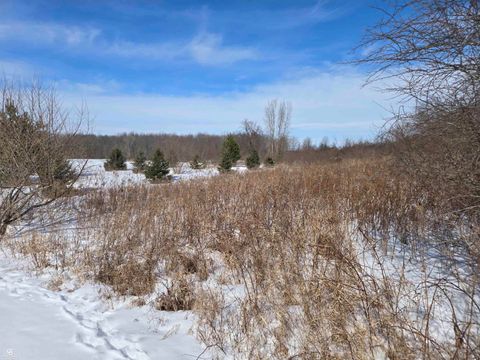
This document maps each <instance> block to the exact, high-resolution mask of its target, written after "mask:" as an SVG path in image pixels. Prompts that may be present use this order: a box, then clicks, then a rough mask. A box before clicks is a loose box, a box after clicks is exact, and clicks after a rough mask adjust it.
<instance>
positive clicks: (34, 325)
mask: <svg viewBox="0 0 480 360" xmlns="http://www.w3.org/2000/svg"><path fill="white" fill-rule="evenodd" d="M104 162H105V160H103V159H89V160H81V159H76V160H73V163H74V166H76V167H77V168H83V171H82V175H81V177H80V178H79V179H78V181H77V183H76V184H75V186H76V187H77V188H79V189H88V188H110V187H123V186H129V185H138V184H149V182H148V181H147V180H146V178H145V176H144V175H143V174H142V173H135V172H134V171H133V165H132V163H131V162H128V163H127V170H124V171H105V169H104V166H103V164H104ZM233 170H234V171H237V172H244V171H246V168H245V167H242V166H239V167H235V168H233ZM218 174H219V172H218V170H217V169H216V167H208V168H205V169H201V170H194V169H191V167H190V166H189V164H188V163H183V164H181V165H180V166H178V167H176V168H172V169H170V175H171V176H172V179H173V181H186V180H191V179H196V178H205V177H210V176H216V175H218ZM56 277H58V274H56V273H54V272H48V271H47V272H45V273H42V274H38V273H32V272H31V270H30V269H29V267H28V264H27V262H25V261H24V260H20V259H14V258H13V257H12V256H10V255H6V254H5V253H3V254H2V253H1V252H0V360H3V359H8V360H27V359H49V360H54V359H67V358H68V359H71V360H75V359H106V360H109V359H136V360H144V359H166V360H170V359H172V360H175V359H209V358H211V356H209V353H208V352H207V351H205V346H204V345H203V344H201V343H200V342H199V341H198V340H197V339H196V338H195V336H194V334H193V329H192V328H193V325H194V318H195V317H194V314H193V313H192V312H190V311H176V312H164V311H157V310H155V309H154V308H153V307H152V306H151V304H148V303H147V304H145V305H142V306H139V304H131V303H129V301H130V300H128V299H124V300H121V299H118V298H117V297H110V296H108V291H109V290H108V288H107V287H104V286H102V285H98V284H92V283H80V282H78V280H75V277H74V276H72V277H70V276H69V275H68V274H62V281H61V282H59V284H58V285H55V279H56ZM52 285H54V286H52ZM114 299H115V300H114Z"/></svg>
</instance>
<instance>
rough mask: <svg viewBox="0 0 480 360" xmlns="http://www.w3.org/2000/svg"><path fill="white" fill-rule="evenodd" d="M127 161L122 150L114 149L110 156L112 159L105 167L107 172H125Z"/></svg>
mask: <svg viewBox="0 0 480 360" xmlns="http://www.w3.org/2000/svg"><path fill="white" fill-rule="evenodd" d="M125 160H126V159H125V157H124V156H123V154H122V151H121V150H120V149H113V150H112V153H111V154H110V158H109V159H108V160H107V162H106V163H105V165H104V167H105V170H107V171H110V170H125V169H126V168H127V164H126V163H125Z"/></svg>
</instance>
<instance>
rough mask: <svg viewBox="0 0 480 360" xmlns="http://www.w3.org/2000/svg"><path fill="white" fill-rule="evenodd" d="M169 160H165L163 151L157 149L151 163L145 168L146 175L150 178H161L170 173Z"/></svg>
mask: <svg viewBox="0 0 480 360" xmlns="http://www.w3.org/2000/svg"><path fill="white" fill-rule="evenodd" d="M168 166H169V164H168V161H167V160H165V157H164V156H163V153H162V152H161V151H160V150H157V151H155V154H153V157H152V159H151V161H150V164H149V165H148V166H146V168H145V177H146V178H147V179H149V180H153V181H155V180H161V179H163V178H165V176H167V175H168V173H169V172H170V170H169V169H168Z"/></svg>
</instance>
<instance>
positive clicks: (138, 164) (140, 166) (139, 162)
mask: <svg viewBox="0 0 480 360" xmlns="http://www.w3.org/2000/svg"><path fill="white" fill-rule="evenodd" d="M145 161H147V158H146V157H145V153H144V152H143V151H140V152H139V153H138V155H137V157H136V158H135V163H134V166H135V169H136V170H137V171H144V170H145V165H146V164H145Z"/></svg>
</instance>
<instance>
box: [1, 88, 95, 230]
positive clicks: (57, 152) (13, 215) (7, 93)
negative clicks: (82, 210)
mask: <svg viewBox="0 0 480 360" xmlns="http://www.w3.org/2000/svg"><path fill="white" fill-rule="evenodd" d="M2 82H3V84H2V88H1V90H0V91H1V93H0V237H1V236H3V235H5V233H6V230H7V226H8V225H10V224H14V223H16V222H19V221H22V220H25V219H27V218H28V219H30V220H33V219H34V218H35V214H36V213H37V211H38V210H39V209H41V208H44V207H46V206H47V205H50V206H53V204H54V203H56V202H58V200H59V199H61V198H63V197H65V196H66V195H67V194H69V193H70V191H71V190H72V186H73V183H74V182H75V181H76V179H77V178H78V176H79V175H80V172H81V171H82V168H83V166H80V167H79V168H75V167H74V166H73V165H72V164H71V163H70V162H69V161H68V160H67V158H66V156H65V154H66V150H67V146H69V145H70V144H71V138H72V137H73V136H74V135H75V133H76V131H78V129H79V126H80V124H81V123H85V120H86V117H87V112H86V111H85V109H84V108H83V109H81V110H80V111H79V113H78V114H77V115H78V117H77V121H75V123H73V122H72V121H71V118H72V117H71V114H70V113H69V112H67V111H66V110H65V109H63V108H62V106H61V104H60V101H59V100H58V98H57V96H56V93H55V90H54V89H53V88H44V87H42V86H41V85H40V84H39V83H32V84H31V85H29V86H24V85H22V84H17V83H13V82H10V81H8V80H5V79H4V80H3V81H2Z"/></svg>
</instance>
